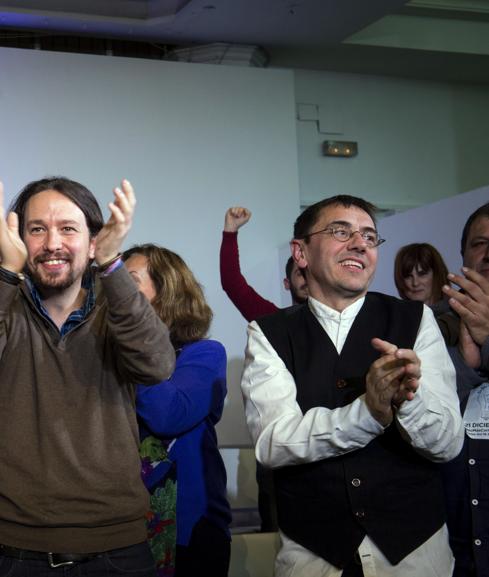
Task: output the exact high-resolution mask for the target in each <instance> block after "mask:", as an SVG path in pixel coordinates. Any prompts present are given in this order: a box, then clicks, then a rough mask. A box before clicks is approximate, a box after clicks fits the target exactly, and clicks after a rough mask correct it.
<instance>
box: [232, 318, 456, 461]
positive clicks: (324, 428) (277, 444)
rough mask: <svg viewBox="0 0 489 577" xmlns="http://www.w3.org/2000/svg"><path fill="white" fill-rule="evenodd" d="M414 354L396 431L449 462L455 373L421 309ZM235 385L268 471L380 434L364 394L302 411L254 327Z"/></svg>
mask: <svg viewBox="0 0 489 577" xmlns="http://www.w3.org/2000/svg"><path fill="white" fill-rule="evenodd" d="M414 349H415V351H416V353H417V354H418V356H419V357H420V359H421V362H422V365H421V370H422V373H423V376H422V379H421V382H420V387H419V390H418V392H417V393H416V397H415V399H414V400H413V401H410V402H405V403H404V404H403V405H402V407H401V408H400V409H399V411H398V413H397V417H398V423H399V426H400V429H401V433H402V434H403V436H404V438H406V440H407V441H408V442H410V443H411V444H412V445H413V447H414V448H416V450H418V451H420V452H421V453H422V454H423V455H424V456H426V457H427V458H429V459H431V460H435V461H438V460H440V461H442V460H448V459H451V458H453V457H455V456H456V455H457V454H458V452H459V451H460V449H461V446H462V443H463V434H464V431H463V424H462V420H461V417H460V412H459V409H458V398H457V394H456V387H455V371H454V369H453V365H452V363H451V360H450V357H449V355H448V353H447V351H446V348H445V345H444V342H443V339H442V336H441V334H440V332H439V329H438V326H437V325H436V322H435V320H434V318H433V315H432V313H431V311H430V310H429V309H428V308H426V307H425V311H424V314H423V318H422V322H421V325H420V330H419V334H418V337H417V339H416V343H415V347H414ZM241 387H242V391H243V396H244V401H245V412H246V420H247V423H248V428H249V430H250V433H251V436H252V438H253V441H254V443H255V452H256V458H257V459H258V461H259V462H261V463H262V464H264V465H266V466H269V467H280V466H284V465H294V464H299V463H307V462H311V461H318V460H320V459H325V458H330V457H335V456H338V455H341V454H344V453H348V452H350V451H354V450H356V449H359V448H361V447H364V446H365V445H367V444H368V443H369V442H370V441H371V440H372V439H374V438H375V437H376V436H378V435H380V434H382V433H383V431H384V429H383V427H382V426H381V425H380V423H378V422H377V421H376V420H375V419H374V418H373V417H372V416H371V414H370V412H369V410H368V408H367V405H366V404H365V396H364V395H361V396H360V397H358V398H357V399H355V401H353V402H352V403H351V404H350V405H347V406H345V407H340V408H337V409H327V408H325V407H314V408H312V409H310V410H309V411H307V412H306V413H305V414H303V413H302V410H301V408H300V407H299V405H298V403H297V400H296V386H295V381H294V378H293V376H292V375H291V373H290V372H289V371H288V370H287V368H286V366H285V364H284V362H283V361H282V359H281V358H280V357H279V356H278V354H277V353H276V351H275V349H274V348H273V347H272V345H271V344H270V343H269V341H268V339H267V338H266V337H265V335H264V334H263V332H262V330H261V329H260V327H259V326H258V324H257V323H256V322H252V323H250V325H249V327H248V345H247V348H246V358H245V368H244V372H243V378H242V383H241ZM408 405H411V406H408ZM391 426H395V425H391Z"/></svg>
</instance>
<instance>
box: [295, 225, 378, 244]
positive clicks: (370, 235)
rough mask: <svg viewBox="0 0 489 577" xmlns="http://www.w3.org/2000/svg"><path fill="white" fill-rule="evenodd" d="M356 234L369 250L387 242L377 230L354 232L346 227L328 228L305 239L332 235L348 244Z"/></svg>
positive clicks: (312, 233)
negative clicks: (317, 235) (316, 235)
mask: <svg viewBox="0 0 489 577" xmlns="http://www.w3.org/2000/svg"><path fill="white" fill-rule="evenodd" d="M356 232H358V234H359V235H360V236H361V237H362V239H363V240H364V241H365V244H366V245H367V247H368V248H375V247H377V246H379V245H381V244H382V243H383V242H385V238H380V236H379V233H378V232H377V231H375V230H363V231H362V230H352V229H351V228H349V227H346V226H327V227H326V228H323V229H321V230H316V232H310V233H309V234H305V235H304V237H303V238H307V237H308V236H314V235H315V234H323V233H324V234H330V235H331V236H333V237H334V238H335V240H338V241H339V242H347V241H349V240H350V238H351V237H352V236H353V235H354V234H355V233H356Z"/></svg>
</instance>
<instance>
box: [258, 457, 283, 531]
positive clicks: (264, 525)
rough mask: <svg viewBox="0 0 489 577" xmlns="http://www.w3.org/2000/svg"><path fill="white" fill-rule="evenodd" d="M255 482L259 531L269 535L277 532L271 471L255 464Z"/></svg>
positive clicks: (275, 505)
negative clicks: (259, 523)
mask: <svg viewBox="0 0 489 577" xmlns="http://www.w3.org/2000/svg"><path fill="white" fill-rule="evenodd" d="M256 482H257V484H258V512H259V514H260V519H261V531H263V532H264V533H269V532H273V531H277V530H278V524H277V502H276V500H275V485H274V480H273V471H272V469H267V468H266V467H264V466H263V465H261V464H260V463H259V462H258V461H257V462H256Z"/></svg>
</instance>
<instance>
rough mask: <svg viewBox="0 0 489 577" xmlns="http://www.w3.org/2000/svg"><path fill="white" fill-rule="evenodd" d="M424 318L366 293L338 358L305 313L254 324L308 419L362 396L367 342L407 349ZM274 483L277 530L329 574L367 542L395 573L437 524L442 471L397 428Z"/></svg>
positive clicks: (415, 306)
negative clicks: (310, 413)
mask: <svg viewBox="0 0 489 577" xmlns="http://www.w3.org/2000/svg"><path fill="white" fill-rule="evenodd" d="M421 316H422V306H421V304H420V303H415V302H409V301H400V300H398V299H396V298H393V297H389V296H386V295H382V294H379V293H368V294H367V296H366V299H365V302H364V304H363V306H362V308H361V310H360V312H359V313H358V315H357V317H356V319H355V321H354V323H353V325H352V327H351V329H350V332H349V334H348V337H347V339H346V341H345V344H344V346H343V349H342V351H341V354H340V355H338V353H337V351H336V348H335V346H334V345H333V343H332V342H331V340H330V339H329V337H328V335H327V334H326V332H325V331H324V330H323V328H322V327H321V325H320V324H319V322H318V321H317V319H316V318H315V317H314V315H313V314H312V313H311V311H310V310H309V307H308V306H307V305H302V306H296V307H291V308H288V309H283V310H281V311H279V312H277V313H275V314H273V315H270V316H267V317H263V318H261V319H259V320H258V321H257V322H258V324H259V325H260V327H261V329H262V330H263V332H264V334H265V336H266V337H267V339H268V340H269V342H270V343H271V344H272V346H273V347H274V348H275V350H276V351H277V353H278V355H279V356H280V357H281V358H282V360H283V361H284V363H285V365H286V366H287V369H288V370H289V371H290V372H291V374H292V375H293V376H294V379H295V382H296V387H297V402H298V403H299V406H300V407H301V409H302V411H303V412H304V413H305V412H306V411H307V410H308V409H310V408H312V407H319V406H322V407H327V408H329V409H334V408H337V407H342V406H345V405H347V404H349V403H351V402H352V401H353V400H354V399H356V398H357V397H358V396H360V395H361V394H363V393H364V392H365V376H366V374H367V372H368V369H369V367H370V365H371V364H372V363H373V362H374V361H375V360H376V359H377V358H378V357H379V354H378V353H377V352H376V351H375V350H374V348H373V347H372V346H371V344H370V339H371V338H373V337H379V338H381V339H384V340H387V341H389V342H392V343H394V344H396V345H397V346H398V347H400V348H409V349H412V348H413V346H414V342H415V340H416V335H417V332H418V328H419V324H420V321H421ZM421 370H422V368H421ZM274 475H275V483H276V492H277V511H278V523H279V527H280V529H281V530H282V531H283V532H284V533H285V534H286V535H287V536H289V537H290V538H291V539H292V540H294V541H295V542H297V543H299V544H300V545H302V546H303V547H305V548H307V549H309V550H310V551H312V552H313V553H315V554H316V555H319V556H320V557H322V558H324V559H326V560H327V561H328V562H329V563H332V564H333V565H335V566H336V567H344V566H345V565H346V563H348V562H349V561H350V560H351V559H352V557H353V555H354V552H355V551H356V550H357V548H358V546H359V545H360V543H361V541H362V540H363V538H364V536H365V534H367V535H368V536H369V537H370V538H371V539H372V540H373V541H374V542H375V544H376V545H377V546H378V547H379V549H380V550H381V551H382V552H383V554H384V555H385V556H386V557H387V559H388V560H389V561H390V562H391V563H392V564H393V565H395V564H397V563H399V561H401V560H402V559H403V558H404V557H405V556H406V555H408V554H409V553H411V552H412V551H413V550H414V549H416V548H417V547H418V546H419V545H421V544H422V543H424V542H425V541H426V540H427V539H428V538H429V537H430V536H431V535H433V534H434V533H435V532H436V531H437V530H438V529H439V528H440V527H441V526H442V525H443V523H444V518H445V516H444V508H443V499H442V488H441V483H440V475H439V471H438V469H437V468H436V467H435V465H434V464H433V463H431V462H430V461H428V460H427V459H425V458H423V457H421V456H419V455H418V454H417V453H416V452H415V451H414V450H413V449H412V448H411V446H410V445H409V444H408V443H407V442H405V441H403V439H402V438H401V435H400V434H399V431H398V429H397V427H396V425H395V423H393V424H392V425H391V426H389V427H388V428H387V429H386V431H385V432H384V434H382V435H379V436H378V437H377V438H375V439H374V440H373V441H371V442H370V443H369V444H368V445H366V446H365V447H363V448H362V449H358V450H355V451H351V452H350V453H346V454H344V455H341V456H339V457H334V458H330V459H323V460H321V461H316V462H314V463H308V464H304V465H294V466H288V467H282V468H280V469H276V470H275V473H274Z"/></svg>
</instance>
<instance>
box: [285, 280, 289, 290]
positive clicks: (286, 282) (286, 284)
mask: <svg viewBox="0 0 489 577" xmlns="http://www.w3.org/2000/svg"><path fill="white" fill-rule="evenodd" d="M284 289H285V290H286V291H290V282H289V279H288V278H284Z"/></svg>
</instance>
